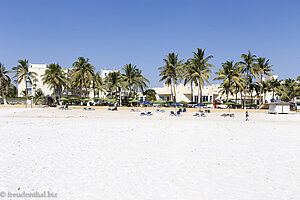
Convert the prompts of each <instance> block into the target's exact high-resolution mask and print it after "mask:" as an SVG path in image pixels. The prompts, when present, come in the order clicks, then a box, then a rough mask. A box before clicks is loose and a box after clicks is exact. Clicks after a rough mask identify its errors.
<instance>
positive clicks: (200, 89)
mask: <svg viewBox="0 0 300 200" xmlns="http://www.w3.org/2000/svg"><path fill="white" fill-rule="evenodd" d="M199 88H200V102H199V103H202V87H201V85H200V84H199Z"/></svg>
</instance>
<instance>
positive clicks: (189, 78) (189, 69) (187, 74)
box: [182, 60, 198, 102]
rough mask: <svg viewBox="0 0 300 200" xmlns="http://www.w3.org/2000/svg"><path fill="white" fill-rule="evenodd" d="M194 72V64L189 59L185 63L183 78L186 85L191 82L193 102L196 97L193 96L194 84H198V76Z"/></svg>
mask: <svg viewBox="0 0 300 200" xmlns="http://www.w3.org/2000/svg"><path fill="white" fill-rule="evenodd" d="M193 73H194V71H193V65H191V64H190V61H189V60H187V62H186V63H184V65H183V75H182V79H183V84H184V85H185V86H186V84H187V83H189V82H190V84H191V102H193V101H194V99H193V97H194V91H193V84H195V85H198V81H197V78H196V77H195V76H193Z"/></svg>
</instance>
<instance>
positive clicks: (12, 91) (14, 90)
mask: <svg viewBox="0 0 300 200" xmlns="http://www.w3.org/2000/svg"><path fill="white" fill-rule="evenodd" d="M17 96H18V90H17V87H16V86H14V85H13V84H10V85H9V88H8V92H7V97H10V98H15V97H17Z"/></svg>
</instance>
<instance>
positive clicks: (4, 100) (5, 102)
mask: <svg viewBox="0 0 300 200" xmlns="http://www.w3.org/2000/svg"><path fill="white" fill-rule="evenodd" d="M0 87H1V86H0ZM1 90H2V91H1V93H2V95H1V96H2V99H3V104H4V105H7V101H6V95H5V91H4V90H3V89H2V88H1Z"/></svg>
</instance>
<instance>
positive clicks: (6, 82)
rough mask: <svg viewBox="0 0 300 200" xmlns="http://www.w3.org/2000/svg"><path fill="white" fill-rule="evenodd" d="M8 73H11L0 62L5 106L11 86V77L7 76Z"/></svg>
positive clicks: (1, 86)
mask: <svg viewBox="0 0 300 200" xmlns="http://www.w3.org/2000/svg"><path fill="white" fill-rule="evenodd" d="M8 73H9V71H7V70H6V69H5V67H4V64H2V63H1V62H0V91H1V96H2V99H3V104H4V105H6V104H7V101H6V94H7V92H8V89H9V86H10V77H9V76H8V75H7V74H8Z"/></svg>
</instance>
